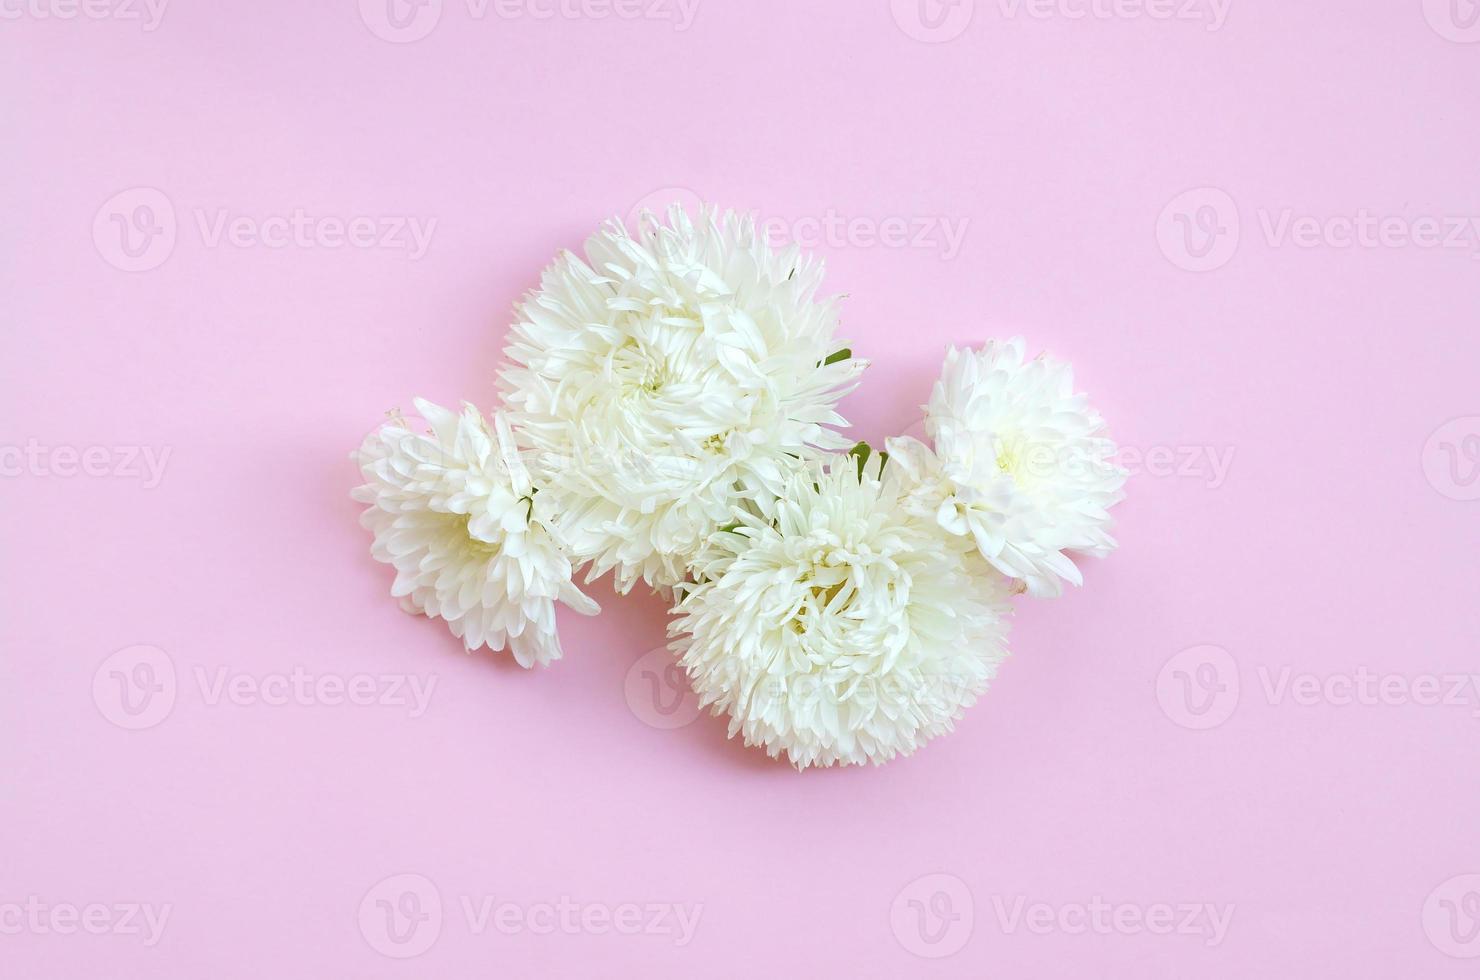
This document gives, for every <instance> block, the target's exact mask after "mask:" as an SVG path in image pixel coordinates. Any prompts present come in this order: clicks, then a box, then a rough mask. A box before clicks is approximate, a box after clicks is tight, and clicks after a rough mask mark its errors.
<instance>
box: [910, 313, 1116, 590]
mask: <svg viewBox="0 0 1480 980" xmlns="http://www.w3.org/2000/svg"><path fill="white" fill-rule="evenodd" d="M1023 349H1024V344H1023V341H1022V339H1021V338H1015V339H1013V340H1010V341H1007V342H1005V343H1004V342H997V341H990V342H988V343H987V344H986V345H985V346H983V347H982V348H981V349H980V350H977V351H972V350H957V349H955V348H951V350H950V351H949V352H948V353H947V354H946V359H945V366H944V368H943V369H942V370H941V377H940V380H939V381H938V382H937V383H936V385H935V390H934V392H933V393H932V395H931V398H930V404H929V405H928V406H927V409H926V419H925V426H926V431H927V432H928V433H929V435H930V437H931V440H932V441H933V443H934V448H933V451H932V449H931V448H930V447H927V446H925V445H923V444H922V443H920V442H919V441H918V440H914V439H908V438H900V439H892V440H890V441H889V451H890V453H891V454H892V456H893V458H894V459H895V460H896V461H897V462H898V463H899V464H900V466H901V468H902V469H904V470H905V471H906V472H908V473H909V474H910V475H911V477H912V478H913V480H914V482H915V484H916V486H915V488H914V489H913V491H912V492H911V493H910V495H909V496H910V500H909V504H910V507H911V510H912V511H914V512H915V513H921V514H928V515H929V516H931V517H932V518H933V519H934V520H935V521H936V523H938V524H939V526H940V527H941V528H942V529H943V530H944V531H946V532H948V533H949V534H952V535H957V536H961V537H963V538H966V539H967V540H969V541H971V542H973V543H974V544H975V546H976V547H977V549H978V550H979V551H980V553H981V556H982V557H983V558H984V559H986V560H987V561H988V562H990V563H991V565H992V566H993V567H994V568H996V569H997V570H998V571H999V572H1001V573H1002V574H1003V575H1006V576H1008V577H1010V578H1015V579H1020V580H1022V582H1023V583H1024V584H1025V585H1026V588H1027V591H1028V593H1029V594H1030V595H1034V596H1055V595H1058V594H1059V593H1060V592H1061V591H1062V589H1063V583H1064V582H1065V581H1067V582H1072V583H1073V584H1075V585H1079V584H1081V582H1082V581H1083V578H1082V576H1081V575H1080V572H1079V569H1078V567H1077V566H1076V565H1075V564H1074V562H1073V560H1072V559H1071V558H1070V557H1069V554H1068V553H1069V552H1075V553H1079V554H1084V555H1090V556H1093V557H1097V558H1098V557H1103V556H1105V555H1107V554H1109V553H1110V552H1111V551H1112V550H1114V548H1115V540H1114V539H1113V538H1112V537H1111V536H1110V534H1109V531H1108V529H1109V526H1110V514H1109V509H1110V507H1111V506H1113V505H1114V504H1115V503H1117V502H1118V501H1120V500H1121V499H1122V498H1123V497H1124V496H1125V494H1124V493H1123V491H1122V487H1123V486H1124V484H1125V479H1126V471H1125V469H1124V468H1122V467H1121V466H1119V465H1117V464H1116V463H1115V461H1114V458H1115V454H1116V447H1115V443H1114V442H1112V441H1111V440H1110V439H1109V438H1107V437H1106V436H1105V435H1104V422H1103V420H1102V419H1101V418H1100V415H1099V413H1098V412H1096V411H1095V410H1094V409H1093V408H1091V407H1090V405H1089V402H1088V399H1087V398H1086V397H1085V396H1084V395H1083V394H1078V393H1076V392H1075V391H1074V374H1073V370H1072V368H1071V367H1070V366H1069V365H1068V364H1066V363H1064V362H1062V361H1057V360H1054V359H1053V358H1051V357H1048V356H1046V355H1044V356H1040V357H1037V358H1034V359H1032V360H1027V359H1025V358H1024V355H1023Z"/></svg>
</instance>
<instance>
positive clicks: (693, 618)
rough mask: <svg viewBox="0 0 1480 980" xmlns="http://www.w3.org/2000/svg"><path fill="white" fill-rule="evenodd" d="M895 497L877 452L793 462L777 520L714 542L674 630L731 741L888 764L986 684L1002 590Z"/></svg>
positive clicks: (946, 723)
mask: <svg viewBox="0 0 1480 980" xmlns="http://www.w3.org/2000/svg"><path fill="white" fill-rule="evenodd" d="M900 490H901V488H900V486H899V484H898V482H897V481H896V480H895V479H894V477H893V475H892V472H891V469H890V467H889V466H888V465H884V466H881V465H880V458H879V457H877V456H876V457H874V460H873V461H872V462H870V463H869V464H867V465H861V464H860V463H859V462H858V461H857V460H856V459H855V458H854V457H852V456H837V457H834V458H833V460H832V461H831V462H830V463H812V464H808V465H806V466H802V467H799V468H797V469H796V470H795V471H794V472H793V473H792V475H791V476H790V477H789V478H788V480H787V485H786V487H785V488H784V492H783V494H782V498H783V499H782V500H781V501H780V502H779V503H778V505H777V508H776V513H775V516H774V519H767V518H765V517H761V516H757V515H754V514H746V515H740V517H739V521H738V524H737V526H736V527H735V528H734V529H733V530H724V531H721V532H719V533H717V534H716V535H715V536H714V540H713V542H712V543H713V547H712V549H711V550H710V551H709V552H708V553H707V555H706V559H705V561H704V562H703V564H702V565H701V566H700V567H698V568H696V569H695V572H696V573H697V581H696V584H694V585H692V586H689V587H686V588H685V590H684V593H685V594H684V596H683V598H682V599H681V600H680V602H679V604H678V605H677V606H676V607H675V610H674V611H675V613H676V614H677V617H678V618H677V619H676V620H675V622H674V623H673V626H672V630H671V631H672V632H673V633H674V634H675V635H676V636H677V639H676V640H675V642H674V643H673V649H674V650H675V651H676V652H677V653H679V654H680V663H681V664H682V665H683V666H684V667H685V669H686V670H687V671H688V674H689V677H690V679H691V680H692V682H693V685H694V689H695V691H697V692H698V694H699V696H700V699H701V703H703V704H705V705H712V706H713V709H714V711H715V713H720V712H724V713H726V714H728V715H729V716H730V734H731V736H732V737H733V736H734V735H735V734H736V733H737V732H738V733H740V734H742V735H743V736H744V739H745V742H746V744H747V745H759V746H764V747H765V749H766V751H767V752H768V753H769V754H770V755H772V756H775V755H777V754H778V753H781V752H785V753H786V755H787V757H788V759H789V760H790V761H791V763H792V764H793V765H795V766H797V767H798V768H804V767H806V766H813V765H820V766H830V765H835V764H842V765H848V764H858V763H863V762H874V763H882V762H886V761H888V760H889V759H892V758H894V757H895V756H896V755H908V754H909V753H910V752H912V751H914V749H915V748H917V747H918V746H919V745H921V744H923V743H924V742H926V741H927V740H929V739H931V738H933V737H935V736H936V735H940V734H942V733H944V732H948V731H950V730H951V728H952V726H953V724H954V722H955V720H956V719H957V718H958V717H960V715H961V712H962V711H963V710H964V709H965V708H966V707H968V706H969V705H970V704H971V703H972V702H974V701H975V700H976V698H977V696H978V695H980V694H981V693H982V691H984V690H985V689H986V687H987V685H988V683H989V682H990V681H991V679H992V678H993V677H994V676H995V674H996V671H997V665H998V663H1000V662H1001V660H1002V659H1003V657H1005V656H1006V654H1007V646H1006V632H1007V615H1008V612H1009V607H1008V604H1007V598H1008V596H1009V594H1010V585H1009V583H1008V582H1007V580H1006V579H1003V578H1002V577H1001V576H998V575H996V574H995V573H993V572H992V571H991V570H990V569H988V568H986V567H985V566H983V565H981V563H980V562H979V560H978V559H976V558H975V556H974V555H971V554H969V553H967V552H965V551H963V550H960V549H952V548H948V547H945V546H944V542H943V541H942V537H943V536H942V535H941V534H940V532H939V531H938V530H937V529H936V528H935V527H934V526H933V525H932V524H931V523H930V522H928V521H921V520H918V519H916V518H913V517H911V516H910V515H909V514H908V513H907V512H906V511H905V510H904V508H903V507H902V506H900ZM973 563H975V565H976V567H975V568H974V569H973V567H972V565H973ZM973 572H975V574H973Z"/></svg>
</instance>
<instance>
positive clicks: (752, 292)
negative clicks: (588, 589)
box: [502, 207, 865, 591]
mask: <svg viewBox="0 0 1480 980" xmlns="http://www.w3.org/2000/svg"><path fill="white" fill-rule="evenodd" d="M821 279H822V268H821V264H820V263H818V262H816V261H814V260H811V259H808V258H805V257H804V256H802V255H801V254H800V253H799V252H798V251H797V249H796V248H795V247H792V248H789V249H786V250H784V251H780V252H778V251H776V250H774V249H772V248H771V247H770V245H769V244H768V243H767V242H766V241H765V239H764V236H763V235H761V234H760V233H759V232H758V231H757V228H756V226H755V223H754V222H753V220H752V219H750V218H747V217H741V216H739V215H736V214H735V213H733V212H724V213H722V214H721V213H718V212H716V211H714V210H712V209H707V208H706V209H704V210H703V211H702V212H701V213H700V214H699V215H698V217H697V219H696V220H691V219H690V218H689V216H688V215H687V214H686V213H685V212H684V211H683V210H682V209H681V208H677V207H675V208H674V209H672V210H671V211H670V213H669V216H668V221H667V223H666V224H664V223H661V222H659V221H657V220H656V219H654V218H653V216H652V215H649V214H645V215H644V216H643V217H642V219H640V221H639V227H638V228H637V230H636V232H635V234H629V233H628V231H627V229H626V228H625V227H624V226H623V225H622V224H621V223H620V222H618V221H613V222H609V223H608V224H607V225H605V226H604V227H603V228H602V229H601V230H600V231H598V232H597V233H596V234H595V235H594V236H592V237H591V238H590V240H588V241H587V243H586V246H585V257H584V258H582V257H579V256H576V255H574V254H572V253H569V252H567V253H565V254H563V255H561V256H560V257H559V258H558V259H557V260H556V261H555V262H554V263H553V264H552V265H551V266H549V267H548V268H547V269H546V270H545V272H544V276H543V278H542V280H541V284H540V288H539V289H538V290H537V291H535V292H534V293H532V294H530V295H529V296H527V297H526V298H525V300H524V301H523V303H522V304H521V305H520V307H519V309H518V311H517V317H518V318H517V322H516V323H515V325H514V327H513V330H512V331H511V339H510V343H509V345H508V347H507V350H506V351H505V353H506V355H507V356H508V358H509V360H510V361H511V362H512V367H511V368H510V369H509V370H507V371H506V372H504V374H503V375H502V384H503V389H504V395H505V399H506V402H507V404H508V406H509V410H510V418H511V421H512V422H513V424H514V428H515V430H516V431H517V432H518V433H519V438H520V440H521V444H522V445H525V446H528V447H529V448H531V449H533V450H535V451H537V453H538V454H539V457H540V458H541V459H542V460H544V461H546V465H545V467H544V468H545V469H546V470H547V471H548V472H549V474H550V482H549V484H548V485H547V486H545V487H543V488H542V492H547V493H550V494H552V495H553V496H554V497H556V498H557V499H558V500H559V501H560V509H561V511H562V519H561V533H562V534H563V536H564V538H565V541H566V543H567V544H568V546H569V547H570V549H571V551H572V553H573V555H574V556H575V557H576V559H577V560H578V561H586V560H590V561H591V563H592V566H591V570H590V572H589V575H588V581H589V580H590V579H593V578H595V577H597V576H600V575H602V574H604V573H605V572H607V571H608V570H614V571H615V577H616V585H617V588H618V589H619V590H621V591H626V590H627V589H629V588H630V587H631V586H632V584H633V583H634V582H635V581H636V579H638V578H639V577H640V578H642V579H643V580H644V581H646V582H647V583H648V584H649V585H653V586H656V587H659V588H662V589H668V588H671V587H672V586H674V585H676V584H678V583H679V582H681V581H682V580H683V579H684V578H685V576H686V574H687V565H688V563H689V562H690V561H691V560H692V559H693V557H694V556H695V554H696V553H697V552H698V550H699V549H700V548H701V547H702V546H703V544H704V542H705V540H706V539H707V538H708V536H709V535H710V534H711V533H713V532H714V531H715V530H716V529H717V528H718V527H720V526H721V525H722V524H724V523H725V522H726V521H728V520H729V519H730V513H731V511H732V509H733V508H734V507H735V506H736V505H737V504H739V503H741V502H743V501H751V502H755V503H756V504H757V505H758V506H760V507H762V508H765V507H767V506H768V503H767V501H768V500H769V499H770V498H772V497H774V496H776V495H777V494H778V493H779V491H780V488H781V486H782V484H783V481H784V480H785V478H786V473H787V470H788V469H789V468H790V467H792V466H793V465H795V463H796V461H797V459H798V458H803V459H805V458H811V457H814V456H815V455H816V454H817V453H818V452H819V451H827V450H839V449H845V448H847V446H848V445H849V442H848V441H847V440H846V439H844V438H843V437H842V436H840V435H838V434H837V433H836V432H835V431H833V430H831V429H829V428H827V426H834V425H836V426H842V425H846V424H847V423H846V421H845V420H844V419H843V418H842V416H840V415H839V414H838V412H837V410H836V408H835V406H836V404H837V401H838V399H839V398H841V397H842V395H843V394H844V393H846V392H847V391H849V390H850V389H851V388H852V387H853V386H854V385H855V384H856V383H857V380H858V377H859V375H860V373H861V372H862V371H863V368H864V366H865V365H864V362H862V361H859V360H855V359H853V358H852V357H851V356H836V357H835V356H834V355H837V354H839V348H840V347H841V346H842V345H841V344H840V343H839V341H837V340H836V339H835V338H834V330H835V327H836V325H837V319H838V315H837V306H836V302H835V300H834V299H831V298H821V297H819V295H818V289H819V287H820V285H821Z"/></svg>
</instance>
